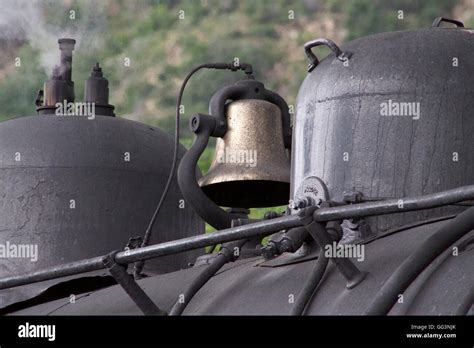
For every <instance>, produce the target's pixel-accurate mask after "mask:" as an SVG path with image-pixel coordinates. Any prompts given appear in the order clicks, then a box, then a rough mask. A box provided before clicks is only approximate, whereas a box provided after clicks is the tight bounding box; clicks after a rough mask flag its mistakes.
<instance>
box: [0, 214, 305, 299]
mask: <svg viewBox="0 0 474 348" xmlns="http://www.w3.org/2000/svg"><path fill="white" fill-rule="evenodd" d="M310 221H311V214H309V215H307V214H304V213H303V212H302V214H298V215H287V216H283V217H280V218H276V219H272V220H264V221H259V222H255V223H253V224H248V225H243V226H237V227H233V228H228V229H225V230H222V231H217V232H214V233H209V234H204V235H200V236H194V237H188V238H183V239H178V240H175V241H171V242H166V243H161V244H155V245H150V246H147V247H144V248H138V249H133V250H127V251H121V252H119V253H117V254H116V256H115V261H116V262H117V263H120V264H128V263H132V262H136V261H139V260H147V259H152V258H155V257H158V256H165V255H171V254H176V253H180V252H183V251H188V250H193V249H199V248H202V247H205V246H208V245H214V244H220V243H225V242H229V241H232V240H237V239H244V238H250V237H254V236H259V235H265V234H270V233H273V232H276V231H279V230H283V229H288V228H292V227H296V226H301V225H304V224H307V223H309V222H310ZM103 259H104V256H99V257H94V258H91V259H85V260H81V261H76V262H71V263H68V264H64V265H59V266H54V267H51V268H46V269H43V270H40V271H36V272H31V273H26V274H22V275H17V276H11V277H6V278H3V279H0V290H1V289H7V288H12V287H15V286H20V285H25V284H30V283H35V282H40V281H44V280H50V279H56V278H61V277H65V276H70V275H74V274H79V273H84V272H90V271H96V270H99V269H103V268H104V265H103Z"/></svg>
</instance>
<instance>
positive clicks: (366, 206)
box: [0, 185, 474, 290]
mask: <svg viewBox="0 0 474 348" xmlns="http://www.w3.org/2000/svg"><path fill="white" fill-rule="evenodd" d="M470 199H474V185H469V186H461V187H458V188H456V189H453V190H448V191H442V192H438V193H435V194H430V195H424V196H418V197H411V198H410V197H407V198H402V199H390V200H386V201H377V202H369V203H359V204H351V205H346V206H336V207H330V208H321V209H316V207H309V208H307V209H305V210H302V211H301V212H299V213H298V214H295V215H286V216H283V217H279V218H275V219H271V220H264V221H259V222H255V223H252V224H247V225H242V226H237V227H233V228H227V229H224V230H221V231H217V232H213V233H209V234H205V235H199V236H194V237H188V238H183V239H178V240H174V241H170V242H165V243H160V244H155V245H150V246H147V247H144V248H138V249H133V250H127V251H121V252H118V253H117V254H115V262H117V263H118V264H122V265H126V264H129V263H132V262H136V261H139V260H147V259H152V258H156V257H160V256H165V255H171V254H176V253H180V252H184V251H188V250H193V249H198V248H202V247H205V246H209V245H215V244H220V243H225V242H230V241H233V240H238V239H244V238H250V237H255V236H259V235H262V236H263V235H267V234H270V233H274V232H277V231H279V230H283V229H289V228H293V227H298V226H305V225H308V224H310V223H311V222H313V221H317V222H324V221H332V220H340V219H345V218H351V217H364V216H373V215H383V214H394V213H402V212H408V211H415V210H421V209H429V208H436V207H440V206H443V205H448V204H453V203H457V202H462V201H466V200H470ZM105 257H108V255H105V256H99V257H94V258H90V259H85V260H80V261H76V262H71V263H68V264H63V265H59V266H54V267H50V268H46V269H43V270H39V271H35V272H30V273H26V274H22V275H16V276H10V277H5V278H2V279H0V290H1V289H7V288H12V287H16V286H20V285H26V284H31V283H35V282H40V281H45V280H50V279H56V278H61V277H64V276H69V275H74V274H79V273H84V272H89V271H95V270H99V269H103V268H105V266H104V258H105Z"/></svg>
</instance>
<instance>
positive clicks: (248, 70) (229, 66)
mask: <svg viewBox="0 0 474 348" xmlns="http://www.w3.org/2000/svg"><path fill="white" fill-rule="evenodd" d="M201 69H217V70H231V71H238V70H242V71H244V72H245V74H246V75H247V76H248V77H249V78H253V76H252V73H253V68H252V65H251V64H247V63H240V64H235V63H205V64H201V65H198V66H197V67H195V68H194V69H193V70H191V72H190V73H188V75H187V76H186V78H185V79H184V80H183V83H182V85H181V88H180V91H179V94H178V99H177V103H176V118H175V135H174V150H173V161H172V163H171V169H170V173H169V175H168V180H167V181H166V185H165V188H164V190H163V193H162V195H161V198H160V200H159V201H158V204H157V206H156V208H155V211H154V213H153V216H152V217H151V219H150V222H149V223H148V227H147V229H146V231H145V234H144V236H143V241H142V243H141V247H142V248H143V247H146V246H147V245H148V243H149V242H150V238H151V234H152V231H153V225H154V224H155V221H156V218H157V217H158V213H159V212H160V210H161V207H162V206H163V204H164V201H165V198H166V196H167V195H168V191H169V189H170V187H171V183H172V181H173V177H174V173H175V171H176V166H177V163H178V149H179V119H180V117H179V110H180V108H181V100H182V98H183V94H184V90H185V88H186V85H187V83H188V81H189V79H190V78H191V77H192V76H193V75H194V74H195V73H196V72H197V71H199V70H201ZM229 226H230V225H229ZM144 265H145V263H144V261H140V262H138V263H137V264H136V265H135V267H134V277H135V279H139V278H141V276H142V275H141V272H142V270H143V267H144Z"/></svg>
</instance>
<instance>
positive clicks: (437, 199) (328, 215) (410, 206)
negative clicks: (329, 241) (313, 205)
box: [313, 185, 474, 222]
mask: <svg viewBox="0 0 474 348" xmlns="http://www.w3.org/2000/svg"><path fill="white" fill-rule="evenodd" d="M470 199H474V185H469V186H462V187H458V188H455V189H453V190H448V191H442V192H438V193H434V194H429V195H424V196H418V197H407V198H399V199H388V200H385V201H376V202H368V203H360V204H351V205H344V206H337V207H331V208H321V209H318V210H316V211H315V212H314V213H313V218H314V220H315V221H318V222H323V221H333V220H342V219H348V218H358V217H366V216H373V215H385V214H395V213H403V212H407V211H414V210H422V209H429V208H437V207H441V206H443V205H448V204H452V203H457V202H462V201H467V200H470Z"/></svg>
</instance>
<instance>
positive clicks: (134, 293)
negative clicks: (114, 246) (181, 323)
mask: <svg viewBox="0 0 474 348" xmlns="http://www.w3.org/2000/svg"><path fill="white" fill-rule="evenodd" d="M116 254H117V252H116V251H114V252H112V253H110V254H109V255H107V256H106V257H104V258H103V260H102V261H103V264H104V266H105V267H106V268H107V269H108V270H109V273H110V274H111V275H112V277H114V279H115V281H116V282H117V284H119V285H120V286H121V287H122V288H123V290H125V292H126V293H127V294H128V296H130V298H131V299H132V301H133V302H135V304H136V305H137V307H138V308H140V310H141V311H142V313H143V314H145V315H166V314H167V313H166V312H165V311H163V310H161V309H160V308H159V307H158V306H157V305H156V304H155V303H154V302H153V301H152V299H151V298H150V297H148V295H147V294H146V292H145V291H144V290H143V289H142V288H141V287H140V285H138V284H137V282H136V281H135V279H133V277H132V276H131V275H130V274H128V272H127V266H124V265H119V264H118V263H117V262H115V255H116Z"/></svg>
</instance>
